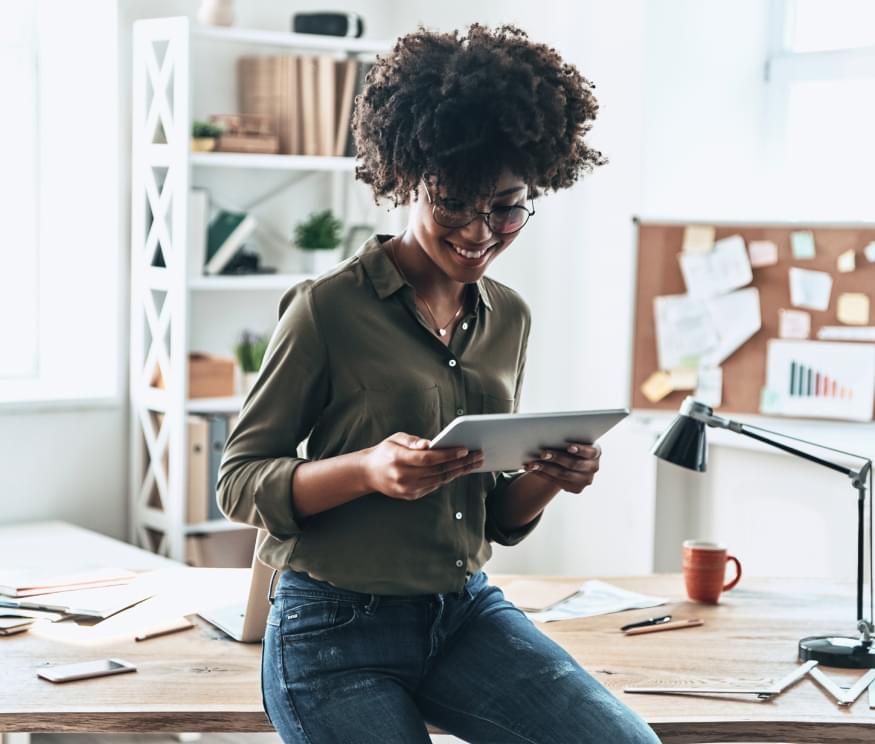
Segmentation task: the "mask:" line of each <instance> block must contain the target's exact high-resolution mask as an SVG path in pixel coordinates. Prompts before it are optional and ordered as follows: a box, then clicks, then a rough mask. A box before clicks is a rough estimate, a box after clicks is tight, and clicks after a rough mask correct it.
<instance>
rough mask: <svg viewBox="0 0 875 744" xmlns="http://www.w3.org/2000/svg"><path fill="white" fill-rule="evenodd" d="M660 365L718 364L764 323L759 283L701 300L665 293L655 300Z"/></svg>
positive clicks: (709, 365) (667, 367) (697, 365)
mask: <svg viewBox="0 0 875 744" xmlns="http://www.w3.org/2000/svg"><path fill="white" fill-rule="evenodd" d="M653 307H654V319H655V321H656V350H657V355H658V358H659V368H660V369H663V370H670V369H678V368H680V367H693V368H695V367H703V366H704V367H717V366H719V365H720V364H722V363H723V361H724V360H725V359H726V358H727V357H729V356H730V355H731V354H732V353H733V352H734V351H735V350H736V349H738V348H739V347H740V346H741V345H742V344H744V343H745V342H746V341H747V340H748V339H749V338H750V337H751V336H753V335H754V334H755V333H756V332H757V331H759V329H760V328H761V327H762V313H761V310H760V295H759V290H758V289H757V288H756V287H748V288H747V289H741V290H739V291H737V292H730V293H729V294H725V295H720V296H719V297H713V298H710V299H707V300H697V299H694V298H691V297H689V296H688V295H663V296H660V297H655V298H654V300H653Z"/></svg>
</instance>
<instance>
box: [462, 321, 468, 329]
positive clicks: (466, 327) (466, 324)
mask: <svg viewBox="0 0 875 744" xmlns="http://www.w3.org/2000/svg"><path fill="white" fill-rule="evenodd" d="M462 330H463V331H467V330H468V321H467V320H466V321H465V322H464V323H462Z"/></svg>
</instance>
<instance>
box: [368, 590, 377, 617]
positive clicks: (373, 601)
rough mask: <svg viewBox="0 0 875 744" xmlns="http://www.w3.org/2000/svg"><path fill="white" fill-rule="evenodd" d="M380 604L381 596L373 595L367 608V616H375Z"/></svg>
mask: <svg viewBox="0 0 875 744" xmlns="http://www.w3.org/2000/svg"><path fill="white" fill-rule="evenodd" d="M379 604H380V595H379V594H372V595H371V599H370V601H369V602H368V603H367V605H366V606H365V614H366V615H373V614H374V612H376V610H377V606H378V605H379Z"/></svg>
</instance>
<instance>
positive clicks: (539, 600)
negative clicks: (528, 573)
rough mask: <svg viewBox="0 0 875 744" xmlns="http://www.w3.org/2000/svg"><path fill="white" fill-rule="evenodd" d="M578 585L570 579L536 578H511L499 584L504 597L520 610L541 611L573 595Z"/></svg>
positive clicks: (578, 587) (578, 588)
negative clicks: (549, 579) (544, 579)
mask: <svg viewBox="0 0 875 744" xmlns="http://www.w3.org/2000/svg"><path fill="white" fill-rule="evenodd" d="M579 590H580V585H579V584H577V583H576V582H570V581H543V580H540V581H539V580H538V579H513V580H511V581H510V582H508V583H506V584H502V585H501V591H502V592H503V593H504V596H505V599H507V600H509V601H510V602H513V604H515V605H516V606H517V607H519V608H520V609H521V610H526V611H528V612H542V611H543V610H546V609H549V608H550V607H553V605H556V604H559V602H562V601H563V600H566V599H568V598H569V597H572V596H574V595H575V594H577V592H578V591H579Z"/></svg>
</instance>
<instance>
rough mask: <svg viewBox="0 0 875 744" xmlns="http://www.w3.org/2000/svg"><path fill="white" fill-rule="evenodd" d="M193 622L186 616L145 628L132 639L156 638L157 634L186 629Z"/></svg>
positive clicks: (192, 624)
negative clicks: (145, 629) (148, 628)
mask: <svg viewBox="0 0 875 744" xmlns="http://www.w3.org/2000/svg"><path fill="white" fill-rule="evenodd" d="M193 627H194V623H192V622H191V621H190V620H187V619H186V618H180V619H179V620H177V621H175V622H172V623H168V624H166V625H159V626H158V627H155V628H152V629H150V630H147V631H145V632H143V633H140V634H139V635H138V636H135V638H134V640H137V641H148V640H149V639H150V638H157V637H158V636H163V635H167V634H168V633H176V632H177V631H180V630H188V629H189V628H193Z"/></svg>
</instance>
